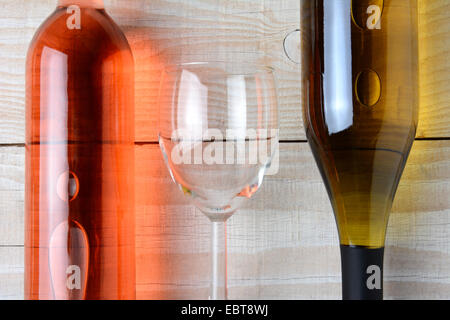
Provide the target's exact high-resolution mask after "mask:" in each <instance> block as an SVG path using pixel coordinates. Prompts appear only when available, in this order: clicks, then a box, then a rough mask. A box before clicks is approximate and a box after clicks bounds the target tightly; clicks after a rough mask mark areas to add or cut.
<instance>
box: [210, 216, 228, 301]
mask: <svg viewBox="0 0 450 320" xmlns="http://www.w3.org/2000/svg"><path fill="white" fill-rule="evenodd" d="M211 226H212V250H211V257H212V261H211V262H212V263H211V266H212V273H211V277H212V278H211V296H210V299H211V300H226V299H227V223H226V221H213V222H212V223H211Z"/></svg>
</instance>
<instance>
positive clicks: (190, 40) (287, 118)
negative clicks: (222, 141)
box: [0, 0, 450, 144]
mask: <svg viewBox="0 0 450 320" xmlns="http://www.w3.org/2000/svg"><path fill="white" fill-rule="evenodd" d="M55 2H56V1H50V0H33V1H29V0H17V1H10V0H3V1H2V2H1V3H0V59H1V60H0V61H1V63H0V77H1V81H0V123H1V126H0V144H6V143H23V142H24V103H25V102H24V101H25V99H24V72H25V71H24V64H25V56H26V51H27V47H28V43H29V42H30V40H31V38H32V36H33V34H34V32H35V30H36V28H37V27H38V26H39V25H40V24H41V23H42V21H43V20H44V19H45V18H46V17H47V16H48V15H49V14H50V13H51V12H52V11H53V9H54V6H55ZM105 6H106V8H107V10H108V12H109V13H110V14H111V15H112V16H113V18H114V19H115V20H116V21H117V22H118V23H119V25H120V26H121V27H122V29H123V30H124V31H125V33H126V35H127V37H128V39H129V42H130V44H131V46H132V49H133V52H134V56H135V60H136V65H137V68H136V139H137V140H138V141H155V140H156V133H157V119H158V110H157V104H156V101H157V90H158V87H159V75H160V70H161V67H162V66H163V65H164V64H166V63H175V62H183V61H184V62H186V61H192V60H210V61H211V60H213V61H215V60H227V61H229V60H231V59H235V60H236V61H238V60H247V61H248V60H254V59H256V60H258V61H260V62H261V63H264V64H267V65H270V66H273V67H274V68H275V70H276V76H277V83H278V94H279V103H280V125H281V132H280V134H281V139H282V140H299V139H305V134H304V132H303V122H302V119H301V110H300V108H301V106H300V81H299V79H300V75H299V66H298V65H296V64H295V63H293V62H292V61H291V60H289V58H288V57H287V56H286V54H285V52H284V49H283V41H284V39H285V37H286V36H287V35H289V34H290V32H291V31H293V30H295V29H298V27H299V1H296V0H264V1H261V0H245V1H242V0H240V1H239V0H227V1H216V0H195V1H183V0H158V1H146V0H109V1H108V0H106V1H105ZM449 6H450V5H449V4H448V1H447V0H433V1H427V0H420V41H421V42H420V60H421V62H420V67H421V69H420V75H421V93H420V94H421V113H420V115H421V122H420V128H419V132H418V136H419V137H422V138H426V137H449V136H450V126H449V123H450V121H449V120H450V115H449V112H448V109H449V108H450V105H449V104H450V99H449V94H450V93H449V90H448V83H449V80H450V79H449V77H450V72H448V71H449V70H450V62H449V60H450V59H448V58H447V57H448V55H449V53H450V52H449V51H450V32H449V31H450V21H449V20H448V19H447V12H448V11H449ZM292 39H294V40H293V41H294V43H290V46H292V47H294V48H295V45H296V44H295V37H293V38H292Z"/></svg>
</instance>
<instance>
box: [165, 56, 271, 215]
mask: <svg viewBox="0 0 450 320" xmlns="http://www.w3.org/2000/svg"><path fill="white" fill-rule="evenodd" d="M276 103H277V100H276V95H275V89H274V84H273V76H272V69H271V68H268V67H254V68H250V67H249V66H247V65H240V66H239V65H236V64H234V63H233V64H227V63H188V64H181V65H177V66H174V67H169V68H166V70H165V71H164V72H163V76H162V80H161V89H160V134H159V143H160V146H161V150H162V153H163V155H164V159H165V162H166V164H167V167H168V168H169V171H170V174H171V177H172V179H173V180H174V182H175V183H176V184H177V185H178V186H179V188H180V189H181V190H182V192H183V194H184V195H186V196H188V197H189V198H191V200H192V201H193V203H194V204H195V205H196V206H197V207H198V208H199V209H200V210H201V211H202V212H203V213H205V214H206V215H207V216H208V217H209V218H210V219H213V220H221V219H225V220H226V219H227V218H228V217H230V216H231V215H232V214H233V213H234V212H235V211H236V209H237V208H238V207H239V206H240V205H241V203H242V202H243V200H245V199H248V198H250V197H251V196H252V195H253V194H254V193H255V192H256V191H257V190H258V189H259V187H260V186H261V184H262V181H263V177H264V175H265V172H266V169H267V168H268V167H269V166H270V164H271V159H272V156H273V155H274V153H275V152H276V151H277V144H278V130H277V114H276Z"/></svg>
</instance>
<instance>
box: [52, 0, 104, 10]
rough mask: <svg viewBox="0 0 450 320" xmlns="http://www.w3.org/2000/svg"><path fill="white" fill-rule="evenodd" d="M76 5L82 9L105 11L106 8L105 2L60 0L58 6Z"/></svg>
mask: <svg viewBox="0 0 450 320" xmlns="http://www.w3.org/2000/svg"><path fill="white" fill-rule="evenodd" d="M71 5H76V6H79V7H81V8H96V9H103V8H104V7H105V6H104V4H103V0H58V6H62V7H68V6H71Z"/></svg>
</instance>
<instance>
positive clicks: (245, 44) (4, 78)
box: [0, 0, 450, 299]
mask: <svg viewBox="0 0 450 320" xmlns="http://www.w3.org/2000/svg"><path fill="white" fill-rule="evenodd" d="M419 2H420V67H421V69H420V79H421V80H420V81H421V87H420V89H421V91H420V96H421V111H420V128H419V132H418V139H417V140H418V141H416V143H415V145H414V148H413V151H412V154H411V157H410V160H409V162H408V166H407V168H406V170H405V173H404V176H403V178H402V181H401V184H400V187H399V190H398V194H397V197H396V200H395V204H394V209H393V213H392V215H391V219H390V223H389V229H388V235H387V248H386V258H385V296H386V298H387V299H416V298H423V299H450V201H449V193H450V169H449V165H450V157H449V156H450V125H449V120H450V94H449V91H450V90H449V89H450V88H449V82H450V59H449V54H450V20H449V12H450V1H448V0H419ZM55 3H56V1H54V0H0V298H1V299H20V298H22V297H23V260H24V259H23V220H24V219H23V204H24V101H25V99H24V62H25V55H26V50H27V46H28V43H29V41H30V40H31V37H32V35H33V34H34V32H35V30H36V28H37V27H38V25H39V24H40V23H41V22H42V21H43V20H44V19H45V17H46V16H48V15H49V14H50V13H51V12H52V10H53V9H54V7H55ZM105 5H106V7H107V9H108V12H109V13H110V14H111V15H112V16H113V17H114V19H115V20H116V21H117V22H118V23H119V24H120V26H121V27H122V28H123V30H124V31H125V32H126V35H127V37H128V39H129V41H130V44H131V46H132V48H133V50H134V55H135V59H136V64H137V65H138V66H139V67H138V68H137V73H136V97H137V105H136V108H137V110H136V111H137V114H136V127H137V129H136V135H137V140H138V141H139V142H142V143H139V144H137V145H136V158H137V166H136V173H137V174H136V178H137V188H138V190H146V191H147V192H146V193H139V194H138V196H137V199H136V202H137V221H136V223H137V238H136V243H137V292H138V298H141V299H184V298H187V299H202V298H207V296H208V286H209V274H210V271H209V268H208V266H209V247H210V240H209V237H210V229H209V221H208V220H207V219H206V218H204V217H203V216H202V214H201V213H200V212H199V211H197V210H196V209H194V208H193V206H192V205H190V204H189V203H188V202H187V201H186V200H185V199H184V198H182V197H181V195H180V193H179V192H178V190H177V189H176V187H175V185H174V184H173V183H172V182H171V180H170V179H169V175H168V173H167V170H166V168H165V166H164V164H163V161H162V158H161V155H160V153H159V149H158V146H157V145H156V144H155V143H154V142H155V140H156V130H155V128H156V121H155V120H156V109H155V104H154V102H155V98H156V88H157V82H158V72H157V71H156V70H157V69H158V67H159V66H160V65H161V64H163V63H166V62H169V61H170V62H175V61H177V60H178V61H183V60H185V59H194V58H195V57H198V56H201V57H205V56H206V58H208V57H213V58H215V59H218V58H219V59H230V58H233V57H234V56H235V55H237V56H243V57H245V56H248V57H250V56H255V55H258V56H259V57H260V58H261V59H263V60H264V61H265V62H266V63H267V64H270V65H271V66H273V67H274V68H275V69H276V73H277V80H278V87H279V95H280V118H281V139H282V140H283V143H282V144H281V154H280V158H281V159H280V161H281V169H280V172H279V174H278V175H276V176H270V177H267V178H266V180H265V182H264V184H263V187H262V189H261V191H260V192H259V193H258V194H257V195H256V196H255V198H253V199H252V200H250V201H249V202H248V203H247V204H246V206H245V207H244V208H243V209H242V210H240V211H239V212H238V213H237V214H236V215H235V216H234V217H232V218H231V220H230V221H229V228H228V241H229V296H230V298H232V299H240V298H253V299H265V298H267V299H269V298H270V299H339V298H340V295H341V293H340V262H339V249H338V238H337V231H336V227H335V223H334V217H333V214H332V212H331V206H330V205H329V201H328V198H327V196H326V192H325V188H324V186H323V184H322V181H321V178H320V176H319V172H318V170H317V169H316V165H315V163H314V161H313V158H312V155H311V153H310V151H309V147H308V145H307V143H306V142H305V134H304V131H303V125H302V120H301V112H300V105H299V101H300V96H299V94H300V90H299V86H300V81H299V67H298V65H297V64H295V63H294V62H292V61H291V60H290V59H289V58H288V57H287V56H286V54H285V50H284V48H283V40H284V39H285V37H286V36H287V35H289V34H290V33H291V32H292V31H294V30H296V29H297V28H298V27H299V1H298V0H240V1H238V0H227V1H222V0H220V1H219V0H109V1H108V0H105ZM297 38H298V37H296V36H293V37H288V43H287V44H288V50H291V49H292V48H294V50H292V52H293V53H294V54H293V56H292V59H294V60H295V59H296V51H295V48H296V47H297V44H298V43H297V42H296V41H297V40H296V39H297ZM297 54H298V53H297ZM152 142H153V143H152Z"/></svg>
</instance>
